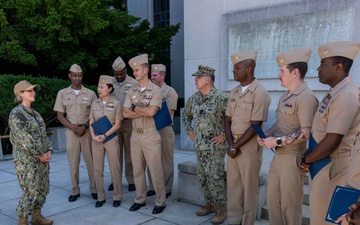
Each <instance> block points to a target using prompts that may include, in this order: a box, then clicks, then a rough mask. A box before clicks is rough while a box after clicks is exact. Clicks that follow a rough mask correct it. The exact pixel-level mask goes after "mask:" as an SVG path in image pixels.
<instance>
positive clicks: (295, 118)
mask: <svg viewBox="0 0 360 225" xmlns="http://www.w3.org/2000/svg"><path fill="white" fill-rule="evenodd" d="M288 94H289V92H286V93H284V94H283V95H282V96H281V97H280V99H279V104H278V106H277V108H276V125H275V137H280V136H283V135H286V134H289V133H294V132H295V131H296V130H298V129H300V128H305V127H311V125H312V123H313V118H314V113H315V111H316V108H317V106H318V105H319V102H318V100H317V98H316V97H315V95H314V93H313V92H312V91H311V90H310V89H309V88H308V87H307V84H306V82H304V83H303V84H302V85H300V86H299V87H298V88H296V90H295V91H294V92H293V93H292V94H291V95H288ZM283 147H284V148H286V149H288V150H291V149H293V150H303V149H306V141H303V142H301V143H298V144H292V145H286V146H283Z"/></svg>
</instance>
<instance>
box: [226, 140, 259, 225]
mask: <svg viewBox="0 0 360 225" xmlns="http://www.w3.org/2000/svg"><path fill="white" fill-rule="evenodd" d="M240 149H241V152H242V154H241V155H239V156H238V157H236V158H235V159H232V158H231V157H229V156H227V218H228V223H229V224H240V221H242V224H254V223H255V218H256V210H257V205H258V202H259V173H260V167H261V162H262V151H263V148H262V147H261V146H259V145H258V144H257V141H256V137H254V138H252V139H251V140H250V141H248V142H247V143H246V144H245V145H243V146H242V147H241V148H240Z"/></svg>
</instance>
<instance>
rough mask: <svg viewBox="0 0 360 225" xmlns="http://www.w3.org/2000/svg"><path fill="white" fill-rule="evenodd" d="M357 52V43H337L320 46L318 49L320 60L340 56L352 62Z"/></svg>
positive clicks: (359, 48) (358, 44)
mask: <svg viewBox="0 0 360 225" xmlns="http://www.w3.org/2000/svg"><path fill="white" fill-rule="evenodd" d="M359 50H360V43H359V42H350V41H337V42H330V43H327V44H324V45H321V46H320V47H319V49H318V53H319V56H320V59H325V58H329V57H335V56H341V57H345V58H348V59H352V60H354V59H355V57H356V55H357V54H358V52H359Z"/></svg>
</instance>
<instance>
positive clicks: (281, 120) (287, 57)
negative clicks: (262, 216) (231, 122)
mask: <svg viewBox="0 0 360 225" xmlns="http://www.w3.org/2000/svg"><path fill="white" fill-rule="evenodd" d="M310 56H311V49H310V48H299V49H293V50H289V51H286V52H283V53H280V54H279V55H278V56H277V57H276V62H277V63H278V65H279V67H280V72H279V75H278V78H279V79H280V81H281V86H283V87H285V88H287V89H288V91H287V92H285V93H284V94H283V95H282V96H281V97H280V100H279V103H278V106H277V109H276V123H275V124H274V125H273V126H272V127H271V128H270V129H269V130H268V131H266V132H265V135H266V137H267V138H265V139H260V138H259V137H258V143H259V144H260V145H261V146H264V145H265V146H266V147H267V148H269V149H270V148H274V147H275V149H276V155H275V156H274V158H273V160H272V162H271V165H270V170H269V174H268V183H267V196H266V199H267V201H266V202H267V205H268V208H269V224H270V225H290V224H291V225H301V224H302V222H301V220H302V202H303V184H304V176H305V173H302V172H301V171H300V170H299V169H298V168H297V166H296V162H297V161H298V159H299V158H300V157H301V156H302V155H303V154H304V152H305V151H306V140H307V139H308V138H309V136H310V130H311V125H312V121H313V117H314V113H315V110H316V108H317V106H318V104H319V103H318V100H317V99H316V97H315V95H314V93H313V92H312V91H311V90H310V89H309V88H308V87H307V84H306V82H305V81H304V78H305V74H306V72H307V69H308V64H307V63H308V61H309V59H310Z"/></svg>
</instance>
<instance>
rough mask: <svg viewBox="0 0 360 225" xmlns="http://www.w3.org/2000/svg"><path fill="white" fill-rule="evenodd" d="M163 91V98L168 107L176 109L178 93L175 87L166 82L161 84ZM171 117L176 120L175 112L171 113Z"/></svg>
mask: <svg viewBox="0 0 360 225" xmlns="http://www.w3.org/2000/svg"><path fill="white" fill-rule="evenodd" d="M161 91H162V97H163V98H162V100H163V101H166V104H167V107H168V108H169V110H174V111H175V110H176V108H177V101H178V97H179V96H178V94H177V93H176V91H175V90H174V88H172V87H170V86H168V85H166V84H165V83H164V84H163V85H162V86H161ZM171 119H172V120H174V113H171Z"/></svg>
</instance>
